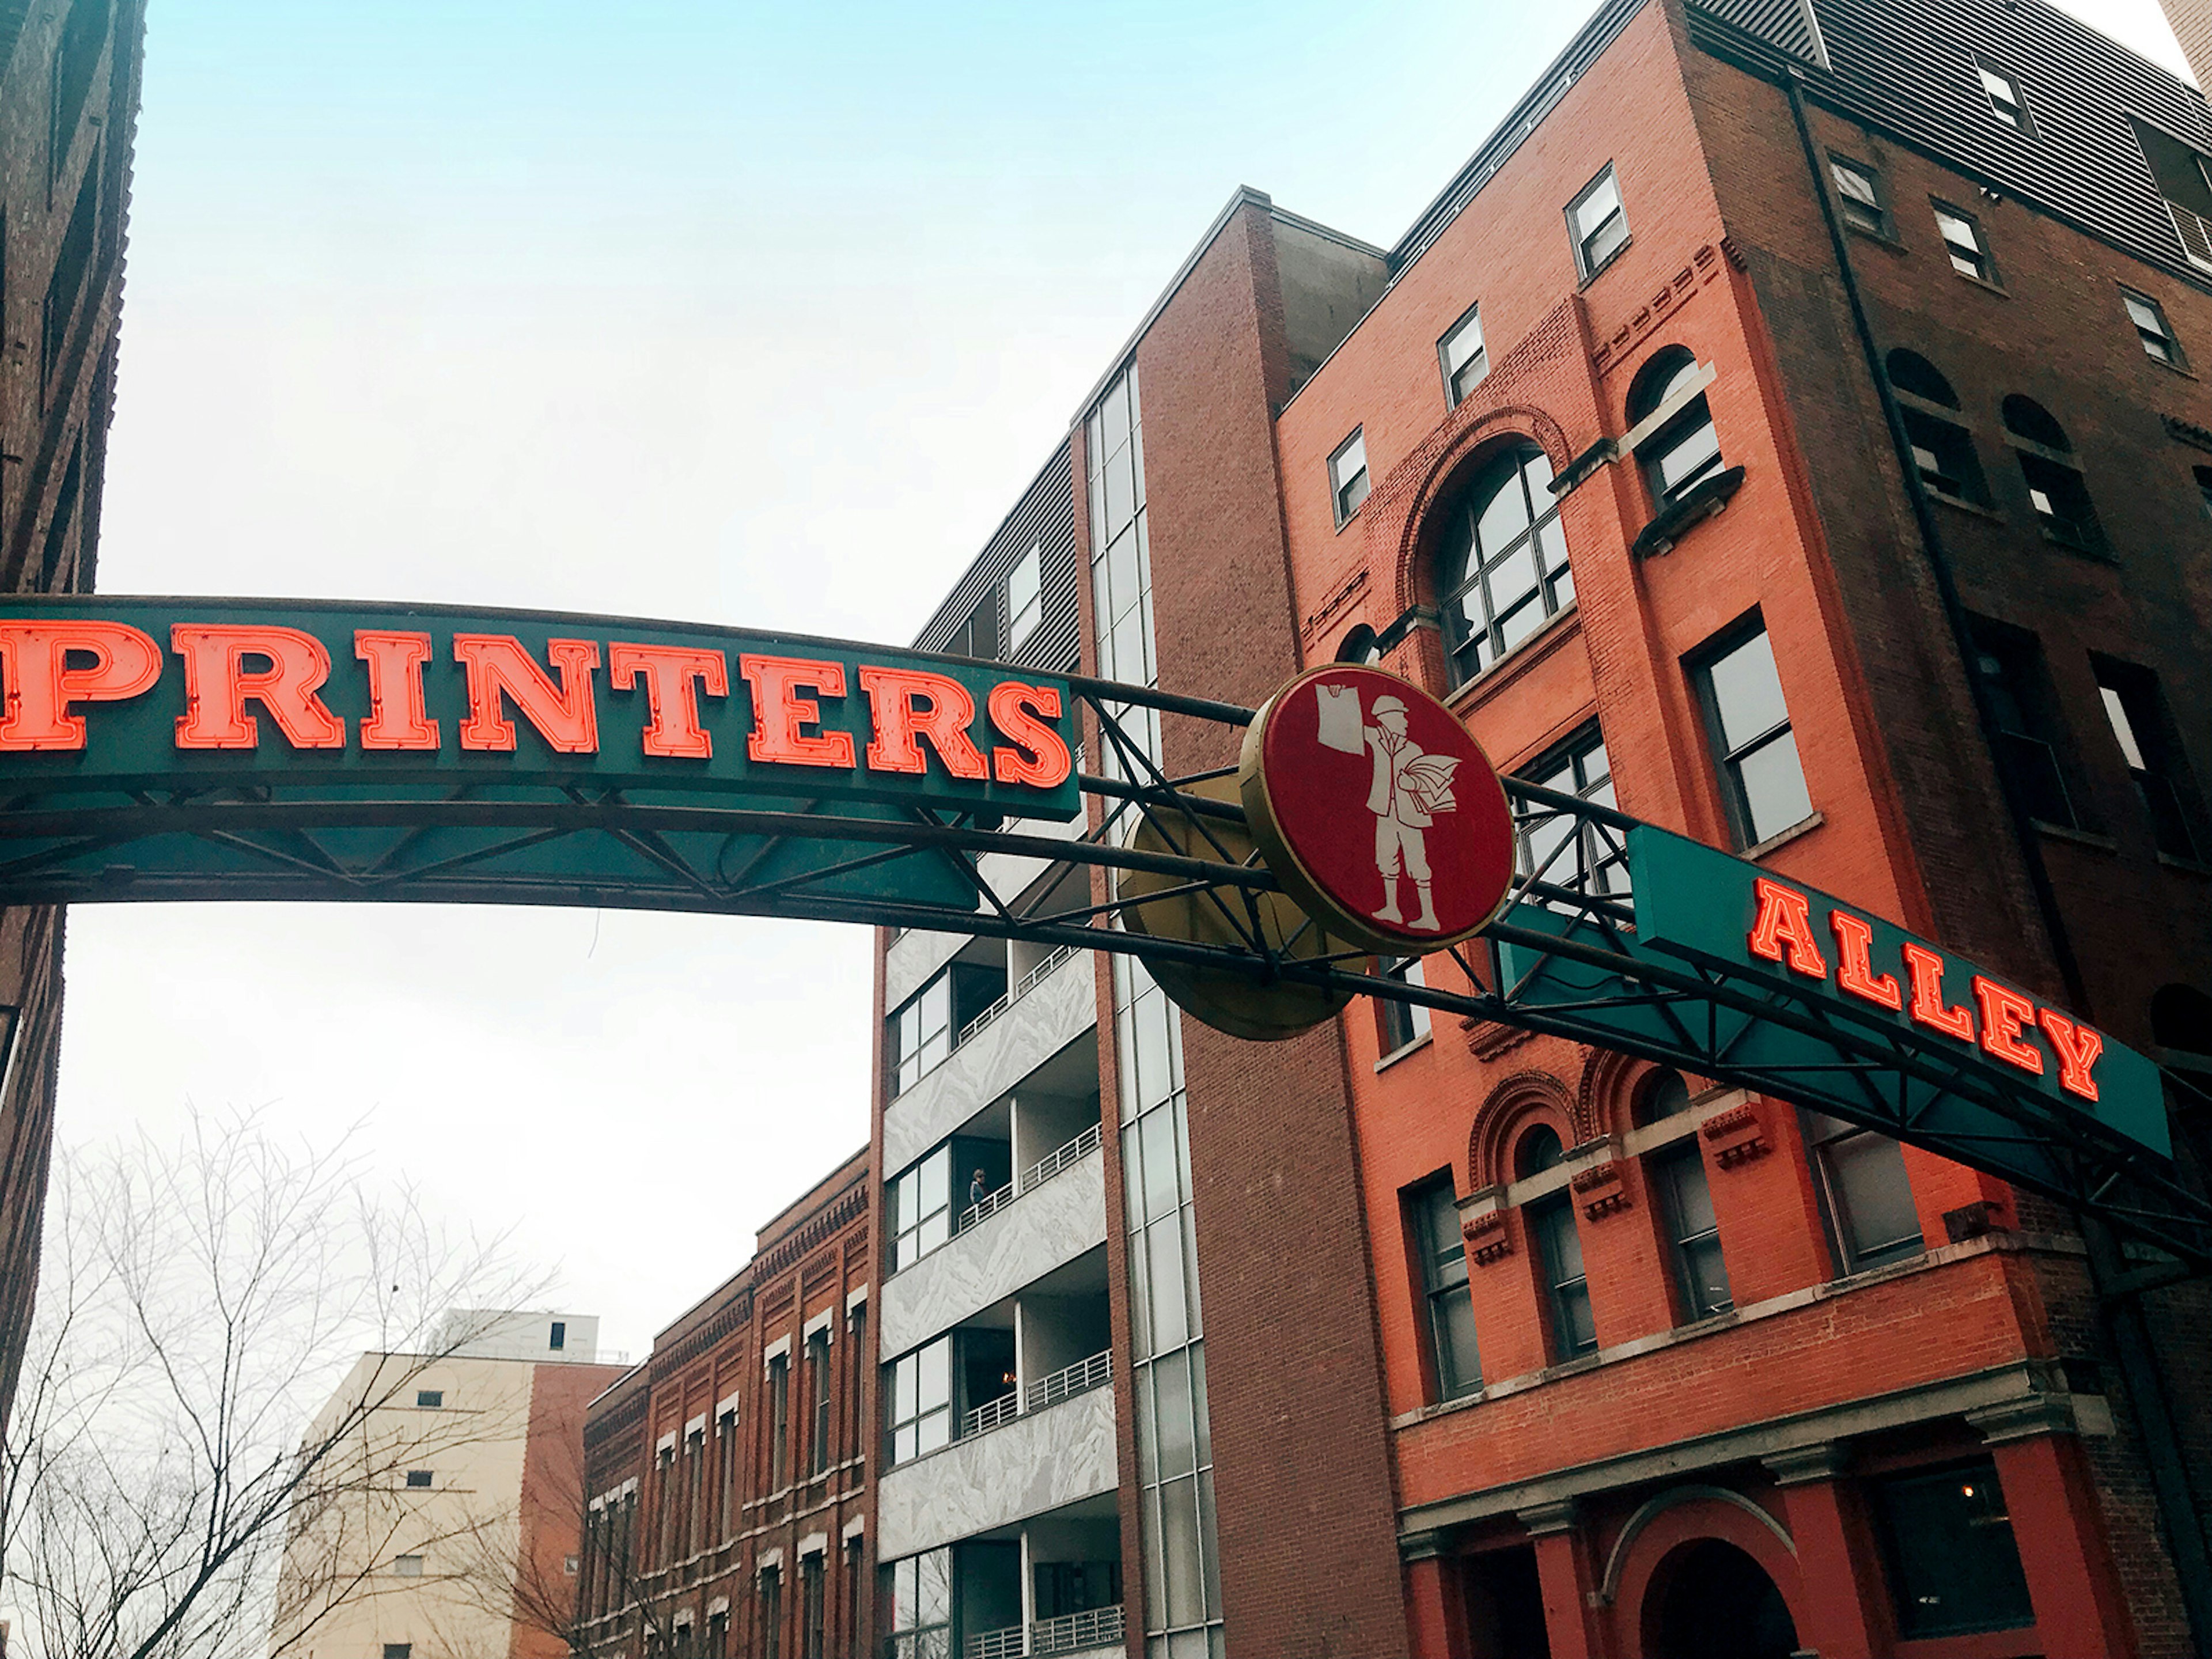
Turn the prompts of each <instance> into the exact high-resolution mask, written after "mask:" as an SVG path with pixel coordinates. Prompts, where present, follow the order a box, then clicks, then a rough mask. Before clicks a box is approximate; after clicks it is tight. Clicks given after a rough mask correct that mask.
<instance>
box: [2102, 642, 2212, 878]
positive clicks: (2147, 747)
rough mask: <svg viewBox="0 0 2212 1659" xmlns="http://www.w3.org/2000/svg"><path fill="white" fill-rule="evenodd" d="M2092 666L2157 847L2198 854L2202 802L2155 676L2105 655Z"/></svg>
mask: <svg viewBox="0 0 2212 1659" xmlns="http://www.w3.org/2000/svg"><path fill="white" fill-rule="evenodd" d="M2096 670H2097V691H2098V695H2099V696H2100V697H2101V698H2102V700H2103V702H2104V705H2105V719H2106V721H2107V722H2108V723H2109V724H2110V725H2111V726H2112V741H2113V742H2114V743H2116V744H2118V745H2119V750H2120V756H2121V758H2123V759H2124V760H2125V761H2126V762H2127V766H2128V775H2129V776H2130V778H2132V779H2133V780H2134V781H2135V786H2136V793H2137V794H2138V795H2140V796H2141V797H2142V804H2143V811H2145V812H2146V813H2147V814H2148V816H2149V817H2150V824H2151V836H2152V839H2153V840H2154V842H2156V844H2157V847H2158V850H2159V851H2160V852H2161V853H2164V854H2166V856H2168V857H2169V858H2177V859H2188V860H2196V859H2198V858H2200V857H2201V856H2202V855H2203V854H2202V848H2201V847H2200V845H2199V841H2198V832H2199V825H2200V821H2201V814H2202V803H2201V802H2200V801H2199V800H2198V799H2197V790H2196V787H2195V784H2194V781H2193V780H2192V779H2191V777H2190V775H2189V771H2188V766H2187V763H2185V761H2184V760H2183V759H2182V756H2181V745H2180V743H2179V740H2178V738H2177V735H2176V733H2175V732H2174V730H2173V721H2172V715H2171V714H2170V713H2169V711H2168V710H2167V708H2166V698H2165V697H2164V696H2163V695H2161V693H2160V690H2159V685H2158V676H2157V675H2155V674H2154V673H2152V672H2151V671H2149V670H2148V669H2147V668H2137V667H2135V666H2133V665H2130V664H2127V663H2119V662H2112V661H2109V660H2105V659H2100V660H2099V661H2098V662H2097V664H2096Z"/></svg>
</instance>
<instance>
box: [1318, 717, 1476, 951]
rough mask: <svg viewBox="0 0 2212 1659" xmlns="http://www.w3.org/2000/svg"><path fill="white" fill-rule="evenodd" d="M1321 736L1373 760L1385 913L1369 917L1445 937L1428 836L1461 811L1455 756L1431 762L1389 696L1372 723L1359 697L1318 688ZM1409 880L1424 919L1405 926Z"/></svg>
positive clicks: (1370, 802)
mask: <svg viewBox="0 0 2212 1659" xmlns="http://www.w3.org/2000/svg"><path fill="white" fill-rule="evenodd" d="M1316 691H1317V692H1318V694H1319V696H1320V699H1321V720H1320V727H1319V733H1318V735H1319V737H1320V740H1321V742H1322V746H1323V747H1325V748H1328V749H1334V750H1339V751H1340V752H1341V753H1345V754H1358V753H1359V752H1361V751H1362V750H1364V751H1365V752H1366V753H1367V754H1368V755H1370V757H1372V758H1373V761H1374V771H1373V774H1372V777H1371V781H1370V784H1369V787H1368V791H1367V810H1368V811H1370V812H1372V813H1373V814H1375V870H1376V874H1378V875H1379V876H1381V877H1382V878H1383V908H1381V909H1379V910H1375V911H1370V913H1369V914H1370V915H1372V916H1373V917H1374V918H1375V920H1376V921H1390V922H1396V923H1398V924H1400V925H1401V927H1407V928H1408V929H1410V930H1414V931H1418V932H1421V933H1436V932H1437V931H1438V930H1439V927H1440V924H1439V923H1438V921H1437V907H1436V901H1435V898H1434V896H1433V891H1432V887H1431V876H1430V872H1429V848H1428V837H1427V835H1426V834H1425V831H1426V830H1427V829H1428V828H1429V826H1430V825H1431V823H1434V822H1435V821H1436V815H1437V814H1438V813H1440V812H1452V811H1457V810H1458V809H1459V803H1458V801H1456V800H1455V799H1453V796H1452V787H1451V786H1452V774H1453V773H1454V772H1455V771H1457V770H1458V769H1459V761H1458V759H1457V758H1456V757H1451V756H1445V755H1431V754H1430V753H1428V752H1427V751H1426V750H1424V749H1423V748H1422V747H1421V745H1420V744H1418V743H1415V742H1414V741H1413V738H1411V737H1409V736H1407V731H1406V704H1405V702H1404V700H1403V699H1402V698H1399V697H1395V696H1390V695H1389V694H1388V693H1385V694H1384V695H1383V696H1379V697H1377V698H1376V699H1375V702H1374V703H1373V705H1372V707H1371V708H1370V710H1369V712H1370V714H1372V715H1373V716H1374V719H1373V722H1372V724H1370V723H1368V722H1367V721H1365V720H1362V719H1361V718H1360V713H1359V694H1358V691H1357V690H1354V689H1353V688H1352V687H1350V686H1319V687H1316ZM1401 878H1410V879H1411V880H1412V882H1413V893H1414V896H1415V897H1416V898H1417V899H1418V900H1419V908H1420V914H1419V915H1417V916H1415V917H1414V918H1413V920H1412V921H1407V920H1406V917H1405V913H1404V912H1403V911H1401V910H1400V909H1399V908H1398V884H1399V881H1400V880H1401Z"/></svg>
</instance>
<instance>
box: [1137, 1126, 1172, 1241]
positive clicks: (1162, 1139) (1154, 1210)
mask: <svg viewBox="0 0 2212 1659" xmlns="http://www.w3.org/2000/svg"><path fill="white" fill-rule="evenodd" d="M1137 1138H1138V1139H1139V1141H1141V1142H1142V1143H1143V1147H1144V1157H1145V1214H1146V1218H1147V1219H1149V1220H1157V1219H1158V1218H1160V1217H1161V1216H1164V1215H1165V1214H1167V1213H1168V1212H1170V1211H1171V1210H1173V1209H1174V1208H1175V1206H1176V1155H1175V1114H1174V1112H1173V1111H1172V1110H1171V1109H1168V1108H1165V1107H1162V1108H1159V1109H1155V1110H1153V1111H1151V1112H1147V1113H1146V1115H1144V1116H1143V1117H1142V1118H1141V1119H1139V1121H1138V1124H1137Z"/></svg>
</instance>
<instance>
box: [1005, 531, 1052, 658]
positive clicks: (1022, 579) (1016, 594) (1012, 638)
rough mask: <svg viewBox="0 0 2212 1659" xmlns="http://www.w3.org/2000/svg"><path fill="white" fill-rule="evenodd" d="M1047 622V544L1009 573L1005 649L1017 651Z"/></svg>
mask: <svg viewBox="0 0 2212 1659" xmlns="http://www.w3.org/2000/svg"><path fill="white" fill-rule="evenodd" d="M1043 620H1044V544H1042V542H1040V543H1039V544H1037V545H1036V546H1035V547H1032V548H1031V549H1030V550H1029V551H1028V552H1026V553H1024V554H1023V555H1022V556H1021V557H1020V558H1018V559H1017V560H1015V561H1014V568H1012V570H1010V571H1008V572H1007V573H1006V649H1007V650H1008V651H1018V650H1020V649H1021V648H1022V647H1023V646H1024V644H1026V643H1027V642H1028V641H1029V637H1030V635H1032V634H1034V633H1036V630H1037V624H1038V623H1041V622H1042V621H1043Z"/></svg>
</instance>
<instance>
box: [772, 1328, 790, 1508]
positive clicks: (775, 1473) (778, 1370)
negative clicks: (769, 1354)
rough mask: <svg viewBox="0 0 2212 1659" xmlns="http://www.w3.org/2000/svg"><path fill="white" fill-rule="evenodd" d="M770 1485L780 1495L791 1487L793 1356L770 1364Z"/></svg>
mask: <svg viewBox="0 0 2212 1659" xmlns="http://www.w3.org/2000/svg"><path fill="white" fill-rule="evenodd" d="M768 1484H769V1491H770V1492H781V1491H782V1490H783V1489H784V1488H785V1487H786V1486H789V1485H790V1484H791V1356H790V1355H789V1354H787V1353H780V1354H778V1355H776V1357H775V1358H773V1359H771V1360H769V1362H768Z"/></svg>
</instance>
